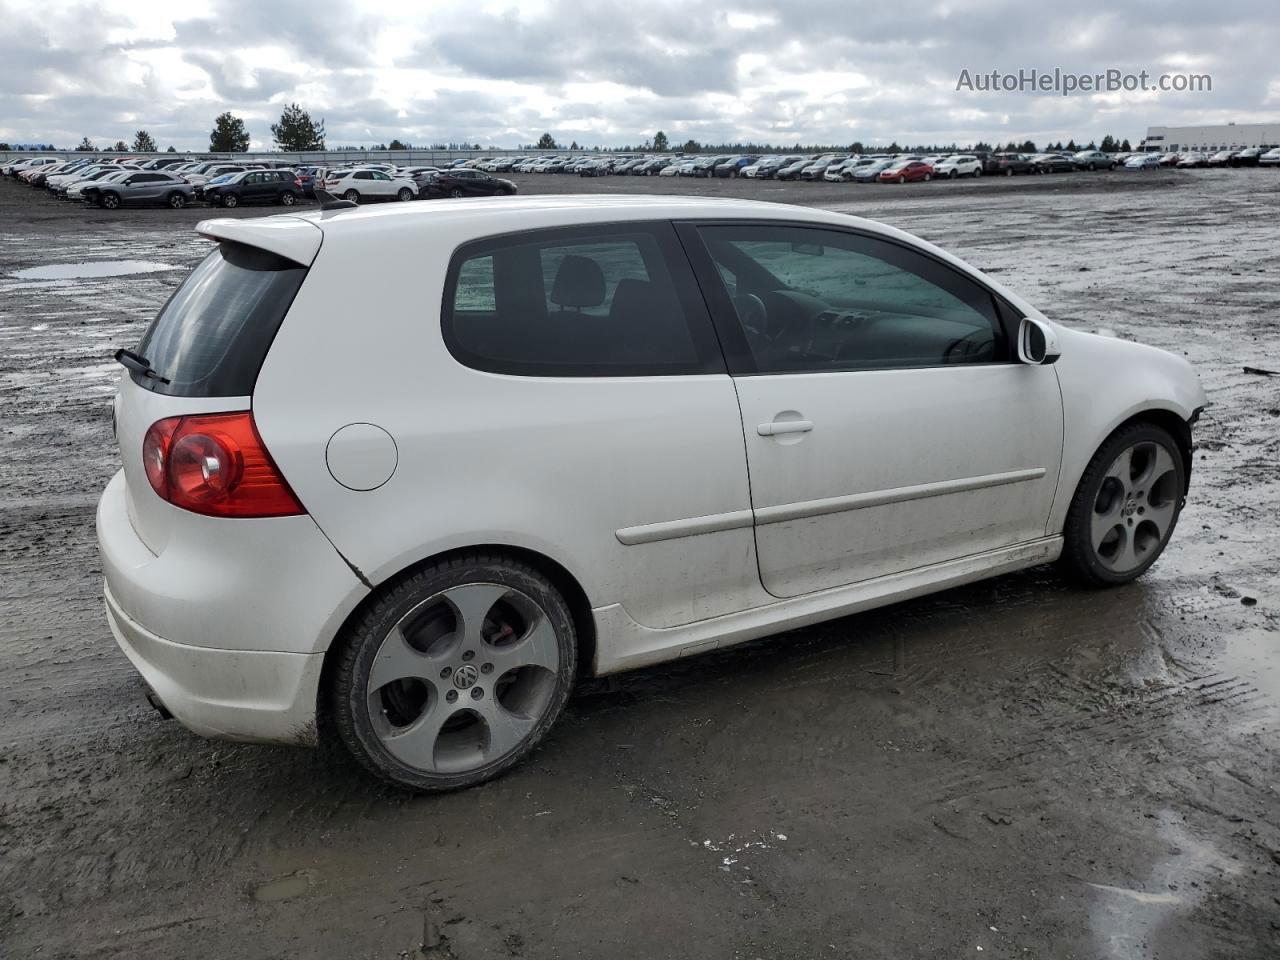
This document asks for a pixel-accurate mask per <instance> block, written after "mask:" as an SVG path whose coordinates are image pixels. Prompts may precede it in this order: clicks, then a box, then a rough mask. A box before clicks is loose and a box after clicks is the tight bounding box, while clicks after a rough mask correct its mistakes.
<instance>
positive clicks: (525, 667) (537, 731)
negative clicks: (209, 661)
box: [328, 554, 577, 792]
mask: <svg viewBox="0 0 1280 960" xmlns="http://www.w3.org/2000/svg"><path fill="white" fill-rule="evenodd" d="M341 643H342V644H343V646H342V647H340V648H339V649H340V653H339V657H338V661H337V663H336V665H335V667H334V670H333V674H332V679H331V683H330V689H329V691H328V694H329V698H330V699H329V703H330V705H331V707H332V716H333V721H334V726H335V727H336V733H337V734H338V736H339V737H340V739H341V740H342V742H343V744H345V746H346V747H347V749H348V750H350V751H351V753H352V754H353V755H354V756H355V758H356V759H357V760H358V761H359V762H360V763H361V764H362V765H363V766H364V767H365V768H367V769H368V770H369V771H370V772H372V773H373V774H375V775H376V776H378V777H380V778H382V779H383V780H387V781H389V782H391V783H394V784H396V785H397V786H400V787H404V788H407V789H409V790H414V791H419V792H432V791H440V790H454V789H458V788H460V787H469V786H473V785H475V784H478V783H483V782H484V781H486V780H489V779H492V778H493V777H496V776H498V775H499V774H501V773H504V772H506V771H507V770H508V769H510V768H511V767H512V766H514V765H515V764H516V763H518V762H519V761H520V760H521V759H522V758H523V757H524V756H526V755H527V754H528V753H529V751H530V750H532V749H533V747H534V746H535V745H536V744H537V743H538V741H540V740H541V739H542V738H543V737H544V736H545V735H546V732H547V730H549V729H550V727H551V725H552V724H553V723H554V722H555V721H556V718H557V717H559V715H560V713H561V711H562V710H563V709H564V705H565V702H566V701H567V700H568V698H569V693H570V690H571V689H572V686H573V680H574V675H575V670H576V667H577V638H576V635H575V631H574V626H573V618H572V615H571V614H570V612H569V608H568V605H567V604H566V603H565V601H564V598H563V597H562V596H561V594H560V593H559V591H557V590H556V588H555V587H554V586H552V584H551V583H550V581H548V580H547V579H546V578H545V577H544V576H542V574H541V573H539V572H538V571H537V570H535V569H533V568H532V567H530V566H527V565H526V564H524V563H520V562H519V561H516V560H513V559H508V558H506V557H504V556H501V555H495V554H469V555H464V556H461V557H456V558H454V559H452V560H447V561H443V562H440V563H434V564H430V565H428V566H425V567H423V568H421V569H419V570H417V571H415V572H413V573H410V574H407V575H404V576H402V577H400V578H398V579H397V580H394V581H392V582H391V583H390V584H389V585H388V586H387V587H386V588H385V589H384V590H383V591H382V593H381V594H380V595H379V596H377V598H376V600H375V601H374V602H373V603H372V604H371V605H370V606H369V607H368V609H367V610H366V611H365V612H364V614H363V615H362V616H361V617H360V618H359V619H358V620H357V621H356V623H355V624H354V625H353V626H352V627H350V628H349V629H348V630H347V631H346V634H345V636H344V637H343V639H342V640H341Z"/></svg>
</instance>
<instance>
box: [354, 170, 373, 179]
mask: <svg viewBox="0 0 1280 960" xmlns="http://www.w3.org/2000/svg"><path fill="white" fill-rule="evenodd" d="M351 178H352V179H353V180H372V179H373V174H372V173H370V172H369V171H368V170H357V171H356V172H355V173H353V174H352V175H351Z"/></svg>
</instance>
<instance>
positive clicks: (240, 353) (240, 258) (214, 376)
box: [134, 241, 307, 397]
mask: <svg viewBox="0 0 1280 960" xmlns="http://www.w3.org/2000/svg"><path fill="white" fill-rule="evenodd" d="M306 273H307V270H306V268H305V267H302V266H300V265H298V264H296V263H294V262H293V261H291V260H285V259H284V258H283V257H278V256H276V255H275V254H271V253H267V252H266V251H264V250H258V249H255V248H254V247H248V246H244V245H242V244H237V243H230V242H225V241H224V242H223V243H221V244H219V245H218V249H217V250H215V251H214V252H213V253H211V254H209V256H208V257H206V258H205V259H204V260H203V261H202V262H201V263H200V265H199V266H198V267H196V268H195V270H194V271H192V273H191V275H190V276H189V277H187V279H186V280H185V281H184V282H183V284H182V286H180V287H179V288H178V290H177V292H176V293H174V295H173V296H172V297H170V298H169V302H168V303H166V304H165V305H164V308H163V309H162V310H161V311H160V314H159V316H157V317H156V318H155V320H153V321H152V323H151V326H150V327H148V328H147V332H146V333H145V334H143V336H142V342H141V343H140V344H139V345H138V353H140V354H142V356H144V357H146V358H147V359H148V360H149V361H150V362H151V366H152V367H153V368H154V369H155V370H157V371H158V372H159V373H160V374H161V376H164V377H168V378H169V380H170V381H171V382H170V383H168V384H163V383H160V382H159V381H157V380H151V379H144V378H142V377H138V376H136V375H135V376H134V381H135V382H136V383H138V384H139V385H140V386H143V387H147V388H148V389H151V390H154V391H156V392H157V393H167V394H171V395H173V396H180V397H240V396H248V395H249V394H250V393H252V392H253V384H254V381H255V380H256V379H257V377H258V370H259V369H260V368H261V366H262V361H263V360H264V359H265V358H266V355H267V348H268V347H270V346H271V341H272V339H273V338H274V337H275V335H276V330H277V329H279V327H280V322H281V321H282V320H283V319H284V315H285V313H286V312H287V311H288V309H289V304H291V303H292V302H293V297H294V295H295V294H296V293H297V292H298V287H299V286H301V284H302V280H303V278H304V277H305V276H306Z"/></svg>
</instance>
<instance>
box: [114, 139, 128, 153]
mask: <svg viewBox="0 0 1280 960" xmlns="http://www.w3.org/2000/svg"><path fill="white" fill-rule="evenodd" d="M111 149H112V150H114V151H115V152H116V153H128V152H129V145H128V144H127V143H125V142H124V141H123V140H117V141H116V145H115V146H114V147H112V148H111Z"/></svg>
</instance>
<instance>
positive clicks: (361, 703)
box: [326, 552, 577, 793]
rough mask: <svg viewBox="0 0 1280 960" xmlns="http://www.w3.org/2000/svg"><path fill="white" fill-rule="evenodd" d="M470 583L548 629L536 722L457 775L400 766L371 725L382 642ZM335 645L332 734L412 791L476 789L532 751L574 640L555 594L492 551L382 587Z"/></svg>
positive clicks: (573, 652)
mask: <svg viewBox="0 0 1280 960" xmlns="http://www.w3.org/2000/svg"><path fill="white" fill-rule="evenodd" d="M469 583H485V584H497V585H499V586H503V587H508V588H510V589H512V590H514V591H518V592H519V593H522V594H524V595H525V596H526V597H528V598H529V599H531V600H533V601H534V602H535V603H537V604H538V605H539V606H540V607H541V608H542V610H543V611H544V612H545V615H546V617H547V620H548V621H549V623H550V625H551V626H552V628H553V629H554V631H555V634H556V645H557V649H558V652H559V667H558V671H557V673H556V674H555V679H554V688H553V690H552V691H551V693H550V697H549V700H548V701H547V703H546V705H545V707H544V708H543V710H544V712H543V714H542V716H541V718H540V719H539V720H538V721H537V723H536V725H535V726H534V727H533V728H532V729H531V730H530V732H529V733H528V734H527V735H526V736H525V737H524V738H523V739H522V740H520V741H519V742H518V743H517V744H516V746H515V747H514V748H512V749H511V750H509V751H508V752H507V753H505V754H503V755H501V756H498V757H496V758H494V759H493V760H491V761H489V762H488V763H485V764H483V765H480V766H477V767H475V768H474V769H471V770H467V771H464V772H458V773H439V772H428V771H424V770H421V769H418V768H415V767H411V766H409V765H407V764H405V763H403V762H402V761H401V760H399V759H398V758H396V757H395V756H393V755H392V754H391V753H390V752H389V751H388V750H387V749H386V747H385V746H384V745H383V743H382V741H381V739H380V738H379V736H378V733H377V731H376V730H375V728H374V725H373V722H372V720H371V719H370V707H369V696H368V694H367V690H368V682H369V676H370V671H371V669H372V667H373V664H374V661H375V658H376V656H377V654H378V651H379V649H380V647H381V646H382V643H383V640H384V638H386V637H387V635H388V633H389V632H390V631H391V629H392V627H394V626H395V625H396V624H398V623H399V622H400V621H401V619H402V618H404V617H405V616H406V615H407V614H409V613H410V611H413V610H414V609H415V608H417V607H418V606H420V605H421V604H422V603H423V602H424V601H426V600H428V599H430V598H431V597H434V596H436V595H438V594H441V593H443V592H444V591H446V590H449V589H451V588H455V587H459V586H462V585H464V584H469ZM336 642H337V644H338V646H337V648H336V650H335V652H336V654H337V656H336V659H335V661H334V665H333V669H332V672H331V674H330V678H329V686H328V690H327V691H326V695H327V697H328V701H327V705H328V709H329V716H330V718H331V719H332V728H333V729H332V731H331V732H332V733H334V734H336V735H337V737H338V738H339V740H340V741H341V742H342V744H343V745H344V746H345V747H346V748H347V750H348V751H350V753H351V755H352V756H353V757H355V759H356V760H357V761H358V762H359V763H360V764H361V765H362V766H363V767H364V768H365V769H366V770H368V771H369V772H370V773H372V774H373V775H374V776H376V777H378V778H380V779H382V780H385V781H387V782H388V783H392V784H395V785H396V786H399V787H403V788H405V789H407V790H412V791H415V792H419V793H434V792H439V791H444V790H458V789H462V788H464V787H470V786H475V785H476V784H479V783H483V782H485V781H486V780H491V779H493V778H494V777H497V776H499V775H501V774H503V773H505V772H507V771H508V770H510V769H511V768H512V767H513V766H515V765H516V764H517V763H519V762H520V761H521V760H522V759H523V758H524V757H525V756H526V755H528V753H529V752H530V751H531V750H532V749H533V748H534V747H535V746H537V744H538V742H539V741H541V740H542V738H543V737H544V736H545V735H546V733H547V731H548V730H549V729H550V728H551V726H552V724H554V723H555V721H556V719H557V718H558V717H559V716H560V713H561V712H562V711H563V710H564V705H565V703H566V702H567V701H568V699H569V694H570V692H571V691H572V689H573V683H574V678H575V676H576V671H577V635H576V632H575V630H574V625H573V617H572V614H571V613H570V611H569V607H568V604H566V603H565V600H564V598H563V597H562V596H561V595H560V592H559V591H558V590H556V588H555V587H554V586H552V585H551V583H550V582H549V581H548V580H547V579H546V577H544V576H543V575H542V574H541V573H539V572H538V571H537V570H535V569H534V568H533V567H531V566H529V565H527V564H525V563H521V562H519V561H517V560H513V559H511V558H509V557H506V556H504V555H501V554H496V553H487V552H486V553H471V554H463V555H461V556H458V557H454V558H453V559H451V560H446V561H442V562H439V563H432V564H427V565H424V566H422V567H420V568H419V569H416V570H412V571H410V572H408V573H405V574H402V575H401V576H399V577H397V578H395V579H393V580H391V581H389V582H388V583H387V584H386V585H384V586H383V587H382V588H381V589H380V590H379V592H378V593H377V594H376V595H375V598H374V600H373V602H371V603H370V604H368V606H367V607H366V609H365V610H364V612H363V613H362V614H361V615H360V616H359V617H358V618H357V619H356V620H355V621H354V622H353V623H351V624H348V625H347V627H345V628H344V630H343V633H342V635H341V636H340V637H339V639H338V640H337V641H336ZM410 722H411V721H410Z"/></svg>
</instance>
